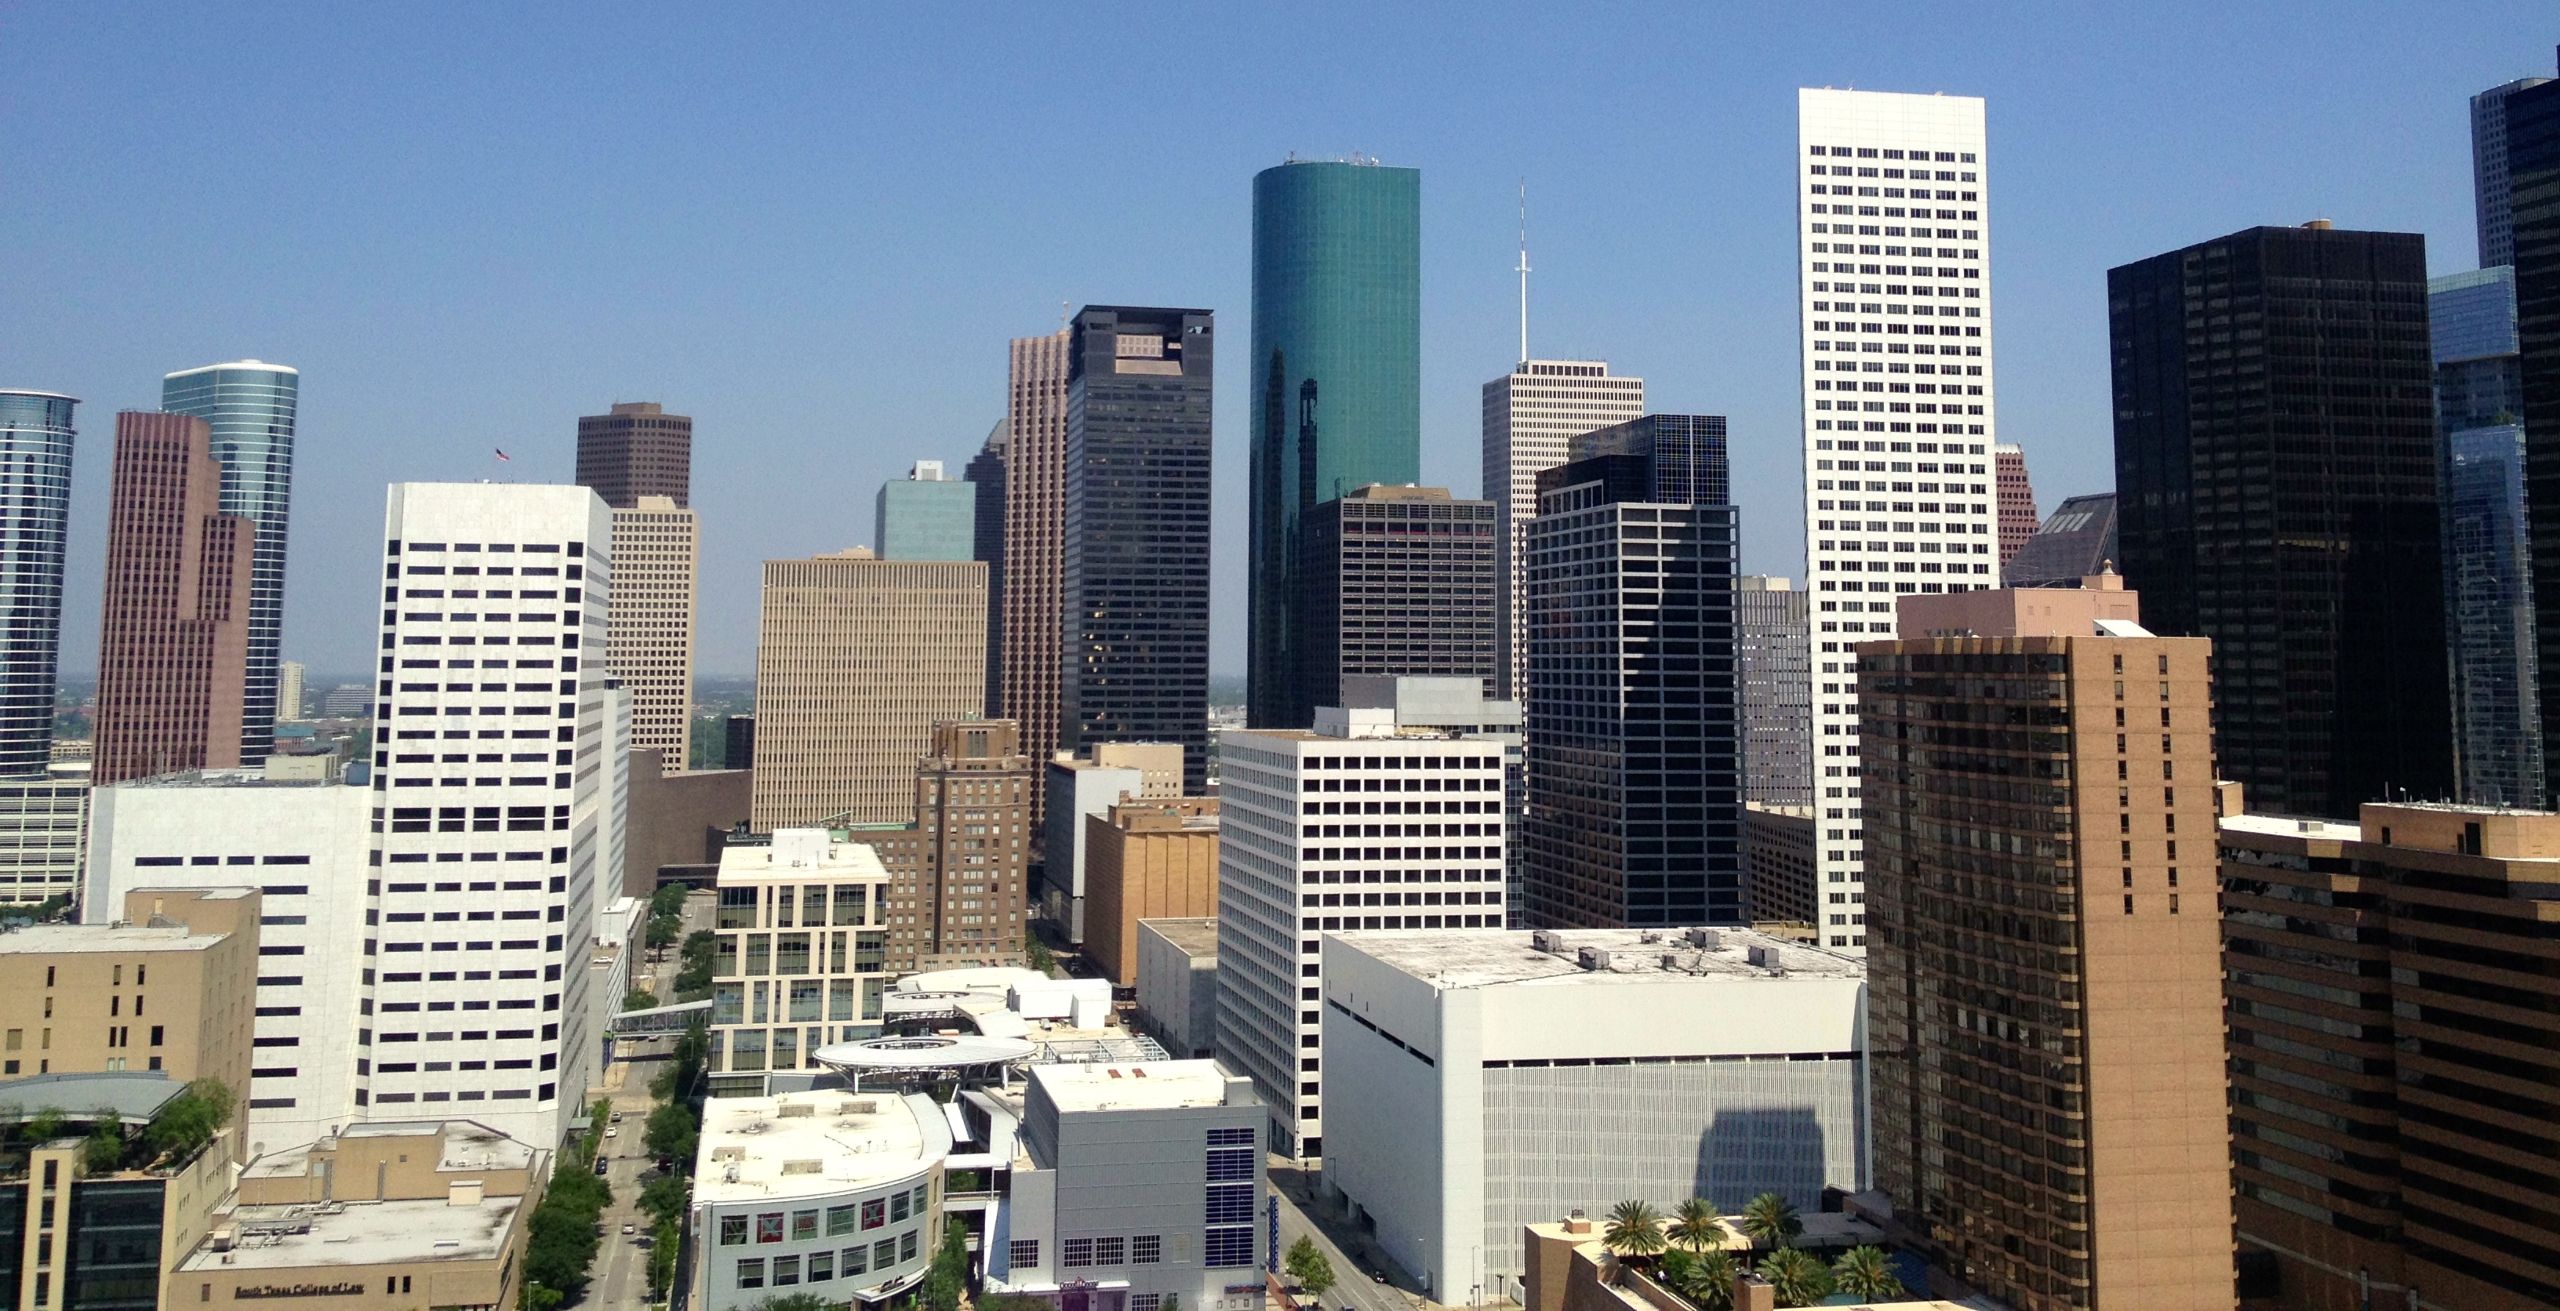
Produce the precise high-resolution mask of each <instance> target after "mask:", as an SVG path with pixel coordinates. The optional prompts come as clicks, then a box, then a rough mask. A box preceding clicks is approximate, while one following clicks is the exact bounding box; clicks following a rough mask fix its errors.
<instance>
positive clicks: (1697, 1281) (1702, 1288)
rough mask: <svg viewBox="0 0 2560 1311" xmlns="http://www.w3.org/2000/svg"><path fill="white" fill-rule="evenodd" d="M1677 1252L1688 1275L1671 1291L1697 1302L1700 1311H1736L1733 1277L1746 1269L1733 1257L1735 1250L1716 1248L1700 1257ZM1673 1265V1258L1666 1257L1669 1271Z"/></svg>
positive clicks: (1701, 1254) (1666, 1267) (1699, 1255)
mask: <svg viewBox="0 0 2560 1311" xmlns="http://www.w3.org/2000/svg"><path fill="white" fill-rule="evenodd" d="M1673 1255H1674V1256H1680V1257H1682V1258H1683V1259H1684V1260H1685V1261H1686V1263H1687V1269H1686V1271H1685V1276H1686V1277H1685V1278H1682V1279H1680V1280H1679V1282H1677V1283H1675V1284H1673V1285H1672V1289H1671V1291H1673V1292H1675V1293H1678V1294H1679V1295H1680V1296H1682V1297H1685V1298H1687V1299H1689V1300H1690V1301H1691V1302H1692V1303H1694V1304H1696V1306H1697V1308H1698V1311H1732V1307H1733V1277H1734V1276H1735V1275H1737V1274H1740V1273H1741V1272H1742V1265H1741V1263H1740V1262H1738V1261H1735V1260H1734V1259H1733V1253H1731V1252H1728V1251H1725V1250H1724V1249H1723V1248H1716V1249H1714V1250H1713V1251H1708V1252H1701V1253H1699V1254H1697V1255H1696V1256H1688V1255H1687V1254H1685V1253H1673ZM1670 1264H1671V1257H1664V1258H1663V1265H1664V1268H1665V1269H1666V1270H1667V1269H1668V1268H1669V1266H1670Z"/></svg>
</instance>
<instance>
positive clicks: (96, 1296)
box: [0, 990, 247, 1311]
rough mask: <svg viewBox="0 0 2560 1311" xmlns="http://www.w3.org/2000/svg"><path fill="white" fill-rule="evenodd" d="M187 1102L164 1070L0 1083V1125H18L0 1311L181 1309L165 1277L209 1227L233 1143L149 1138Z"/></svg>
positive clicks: (1, 1158)
mask: <svg viewBox="0 0 2560 1311" xmlns="http://www.w3.org/2000/svg"><path fill="white" fill-rule="evenodd" d="M8 995H11V996H25V995H27V994H25V993H23V992H18V991H14V990H13V991H12V992H10V993H9V994H8ZM241 1037H242V1041H243V1042H244V1043H245V1042H246V1040H247V1035H246V1032H245V1031H244V1032H243V1034H242V1035H241ZM196 1097H197V1094H196V1093H195V1092H193V1091H192V1090H190V1089H189V1088H188V1087H187V1084H186V1082H185V1081H184V1080H182V1079H179V1078H174V1077H172V1076H171V1075H170V1074H169V1073H168V1072H167V1071H151V1070H137V1071H127V1072H123V1073H114V1074H69V1075H63V1074H54V1075H35V1076H32V1077H29V1078H23V1079H10V1080H5V1081H0V1122H6V1123H8V1124H10V1125H12V1126H15V1131H14V1132H13V1133H12V1134H11V1135H10V1136H11V1138H12V1139H14V1140H15V1141H12V1142H10V1143H9V1144H8V1145H6V1146H5V1147H0V1306H6V1307H10V1308H12V1309H13V1311H20V1309H22V1311H82V1309H83V1308H89V1307H99V1308H108V1307H152V1306H174V1305H178V1303H177V1302H176V1301H175V1300H173V1299H170V1298H168V1297H166V1296H165V1295H164V1292H163V1283H162V1278H163V1276H164V1275H165V1274H166V1273H167V1272H168V1271H169V1270H170V1269H171V1268H172V1266H173V1264H174V1263H175V1261H176V1260H177V1258H178V1257H180V1256H182V1255H184V1254H185V1253H186V1252H188V1251H189V1250H191V1249H192V1248H193V1247H194V1246H195V1244H196V1242H197V1240H198V1239H200V1238H202V1237H203V1236H204V1234H205V1233H206V1232H207V1230H208V1229H209V1228H210V1227H211V1225H212V1219H213V1211H214V1207H215V1205H216V1204H217V1203H219V1202H221V1200H222V1195H223V1192H224V1190H225V1189H227V1188H229V1187H230V1184H231V1163H232V1144H233V1143H234V1142H235V1141H236V1137H235V1129H234V1128H233V1127H232V1126H229V1125H225V1126H221V1127H218V1128H214V1129H212V1130H211V1132H209V1133H194V1134H188V1135H185V1136H182V1137H180V1138H179V1139H178V1140H177V1141H175V1142H170V1141H168V1139H167V1137H166V1136H165V1135H162V1134H154V1133H153V1132H152V1127H153V1124H154V1122H155V1121H156V1120H158V1119H159V1118H160V1117H162V1116H164V1115H166V1116H172V1117H179V1116H185V1115H187V1114H188V1112H187V1110H184V1109H180V1108H181V1106H182V1104H183V1103H187V1102H189V1101H192V1100H195V1099H196ZM192 1109H193V1110H195V1111H198V1112H200V1111H201V1110H202V1109H203V1108H202V1107H201V1106H197V1107H194V1108H192ZM47 1121H50V1122H51V1123H52V1125H53V1126H54V1127H53V1128H52V1129H51V1130H50V1131H49V1132H48V1131H44V1130H41V1129H39V1128H38V1127H37V1126H40V1125H42V1124H44V1123H45V1122H47ZM196 1122H197V1124H198V1126H199V1128H201V1126H202V1123H203V1122H202V1120H200V1119H199V1120H197V1121H196ZM187 1304H188V1305H193V1304H194V1302H193V1299H189V1300H188V1303H187Z"/></svg>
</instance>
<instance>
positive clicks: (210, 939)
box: [0, 888, 232, 956]
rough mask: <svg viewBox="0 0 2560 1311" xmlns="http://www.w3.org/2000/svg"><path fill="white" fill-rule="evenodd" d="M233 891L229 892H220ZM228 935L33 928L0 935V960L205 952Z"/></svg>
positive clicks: (121, 926)
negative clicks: (24, 957) (59, 956)
mask: <svg viewBox="0 0 2560 1311" xmlns="http://www.w3.org/2000/svg"><path fill="white" fill-rule="evenodd" d="M221 891H225V892H228V891H232V889H228V888H225V889H221ZM228 936H230V935H228V934H223V933H197V932H195V931H193V930H191V929H189V928H188V927H187V926H186V925H183V924H160V925H153V924H129V923H126V922H124V921H121V920H119V921H117V922H116V923H113V924H36V925H31V926H29V927H27V928H23V929H19V930H16V931H15V932H10V933H0V956H8V955H26V956H42V955H72V954H78V953H94V952H126V951H204V950H206V949H208V948H210V947H212V946H213V944H215V943H217V942H220V941H222V940H223V939H224V938H226V937H228Z"/></svg>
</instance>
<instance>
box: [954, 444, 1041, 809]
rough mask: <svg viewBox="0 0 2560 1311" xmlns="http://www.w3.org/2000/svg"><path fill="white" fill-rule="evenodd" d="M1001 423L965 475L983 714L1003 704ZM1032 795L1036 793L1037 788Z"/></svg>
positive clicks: (991, 711) (994, 710)
mask: <svg viewBox="0 0 2560 1311" xmlns="http://www.w3.org/2000/svg"><path fill="white" fill-rule="evenodd" d="M1008 445H1010V439H1009V438H1008V436H1007V434H1006V432H1005V421H1004V420H1002V419H998V420H996V426H995V427H993V428H990V429H988V430H987V441H986V444H985V445H984V446H981V447H979V448H978V453H977V454H976V455H973V456H971V457H969V465H968V468H967V469H966V470H965V472H966V473H967V475H968V478H969V488H970V492H971V494H972V495H973V496H975V497H976V498H977V521H976V523H975V525H974V532H975V534H976V546H975V548H974V549H973V550H971V551H970V553H969V558H970V559H972V560H976V561H978V562H979V563H981V564H984V565H985V566H986V567H987V651H988V653H989V654H988V659H987V713H989V714H993V713H995V712H996V710H997V708H998V707H1000V706H1002V705H1003V704H1004V658H1003V653H1004V486H1005V471H1004V466H1005V449H1006V447H1007V446H1008ZM1033 791H1035V792H1036V791H1038V788H1037V787H1034V788H1033Z"/></svg>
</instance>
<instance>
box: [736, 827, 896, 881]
mask: <svg viewBox="0 0 2560 1311" xmlns="http://www.w3.org/2000/svg"><path fill="white" fill-rule="evenodd" d="M888 877H889V867H888V866H886V865H883V864H881V863H880V853H879V852H877V851H874V850H872V848H871V845H870V844H869V843H866V842H856V841H853V840H852V839H850V838H838V837H836V836H835V835H834V834H833V833H831V832H829V831H828V830H826V829H784V830H782V831H781V832H779V833H776V834H774V835H773V840H772V841H771V842H770V843H756V844H754V845H749V846H727V847H722V848H721V849H720V872H719V874H718V875H717V876H716V881H717V882H719V883H723V884H729V885H733V886H734V885H744V884H749V883H810V882H816V881H820V880H825V881H829V882H838V883H843V882H851V881H853V880H857V879H879V880H881V881H883V882H886V881H887V880H888Z"/></svg>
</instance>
